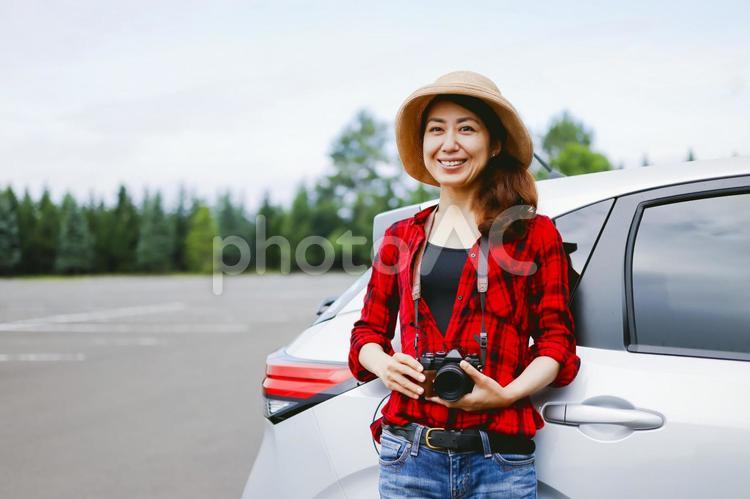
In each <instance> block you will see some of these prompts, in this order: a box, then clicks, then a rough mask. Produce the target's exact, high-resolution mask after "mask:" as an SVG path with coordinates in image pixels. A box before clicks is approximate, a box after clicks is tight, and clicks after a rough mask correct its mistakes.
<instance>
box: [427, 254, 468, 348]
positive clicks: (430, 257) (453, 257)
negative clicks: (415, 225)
mask: <svg viewBox="0 0 750 499" xmlns="http://www.w3.org/2000/svg"><path fill="white" fill-rule="evenodd" d="M468 252H469V250H468V249H465V248H446V247H445V246H436V245H434V244H432V243H431V242H429V241H427V246H426V247H425V250H424V255H423V256H422V267H421V269H420V272H419V274H420V277H421V286H422V297H423V298H424V300H425V302H426V303H427V305H428V306H429V307H430V312H432V315H433V316H434V317H435V322H436V323H437V325H438V328H439V329H440V333H441V334H442V335H443V336H445V333H446V331H447V329H448V323H449V322H450V319H451V314H452V313H453V304H454V302H455V300H456V292H457V291H458V281H459V279H460V278H461V272H462V271H463V268H464V265H465V264H466V255H467V253H468Z"/></svg>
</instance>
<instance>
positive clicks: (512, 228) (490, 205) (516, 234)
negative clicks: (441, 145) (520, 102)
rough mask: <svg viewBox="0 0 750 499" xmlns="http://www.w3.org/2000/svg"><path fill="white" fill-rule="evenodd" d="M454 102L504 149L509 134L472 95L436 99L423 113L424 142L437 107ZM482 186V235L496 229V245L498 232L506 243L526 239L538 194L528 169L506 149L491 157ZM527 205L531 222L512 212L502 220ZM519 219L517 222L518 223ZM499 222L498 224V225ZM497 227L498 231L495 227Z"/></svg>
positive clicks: (475, 206) (478, 203)
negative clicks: (432, 109)
mask: <svg viewBox="0 0 750 499" xmlns="http://www.w3.org/2000/svg"><path fill="white" fill-rule="evenodd" d="M441 101H450V102H453V103H455V104H458V105H459V106H461V107H464V108H466V109H468V110H469V111H471V112H473V113H474V114H476V115H477V116H479V118H480V119H481V120H482V122H483V123H484V126H485V127H487V130H489V132H490V144H495V143H496V142H497V141H499V142H500V143H501V144H503V145H504V143H505V137H506V135H507V134H506V131H505V127H503V124H502V122H501V121H500V118H499V117H498V115H497V114H495V112H494V111H493V110H492V109H491V108H490V107H489V106H488V105H487V104H485V103H484V102H483V101H482V100H481V99H478V98H476V97H472V96H469V95H459V94H441V95H438V96H437V97H435V98H434V99H432V100H431V101H430V103H429V105H428V106H427V108H426V109H425V110H424V113H422V124H421V127H420V137H421V138H422V139H424V131H425V126H426V119H427V116H428V115H429V111H430V109H431V108H432V106H433V105H434V104H436V103H437V102H441ZM476 182H477V183H478V184H479V188H478V190H477V193H476V196H475V197H474V199H473V202H472V207H471V208H472V211H474V213H475V216H476V217H477V226H478V228H479V232H481V233H482V235H483V236H486V235H488V234H489V232H490V228H492V229H493V230H492V232H493V233H492V234H491V236H492V237H491V238H490V240H491V241H493V242H495V241H496V239H495V236H497V235H498V232H499V233H500V234H502V235H503V241H512V240H515V239H518V238H524V237H526V232H527V229H528V225H529V222H530V221H531V219H532V218H533V216H534V215H535V214H536V209H537V202H538V194H537V190H536V184H535V181H534V176H533V175H532V174H531V173H530V172H529V170H528V168H526V166H525V165H522V164H521V162H520V161H518V160H517V159H516V158H514V157H513V156H511V155H509V154H508V153H507V152H506V151H505V148H504V147H503V148H502V149H501V150H500V154H498V155H497V156H493V157H491V158H490V159H489V160H488V161H487V165H486V166H485V167H484V169H483V170H482V171H481V172H480V174H479V176H478V177H477V179H476ZM519 205H527V206H531V207H532V208H533V212H534V213H533V214H532V217H531V218H528V219H526V218H522V219H518V213H517V212H516V211H511V212H508V213H506V214H505V216H504V217H502V218H498V217H499V216H500V214H502V213H503V212H504V211H505V210H507V209H508V208H511V207H513V206H519ZM514 219H515V220H514ZM495 220H497V223H495ZM493 224H494V227H493Z"/></svg>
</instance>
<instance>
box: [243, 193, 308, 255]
mask: <svg viewBox="0 0 750 499" xmlns="http://www.w3.org/2000/svg"><path fill="white" fill-rule="evenodd" d="M257 224H262V227H256V234H257V237H261V235H262V234H263V231H265V240H267V239H270V238H271V237H273V236H283V231H284V228H283V225H284V208H283V207H281V206H277V205H275V204H274V203H273V202H272V201H271V194H270V193H269V192H268V190H266V191H264V193H263V200H262V201H261V205H260V208H259V209H258V212H257V214H256V225H257ZM319 234H320V233H319ZM265 240H263V241H258V242H257V244H256V241H255V240H253V241H252V242H251V244H250V247H251V248H255V249H256V251H258V252H264V253H265V255H264V256H265V267H266V269H279V268H280V267H281V251H282V249H281V248H280V247H279V245H277V244H270V245H269V246H268V248H265V247H264V246H265ZM290 249H291V250H292V251H293V250H294V248H293V247H292V248H290ZM291 256H293V254H292V255H290V257H291ZM256 258H257V255H256Z"/></svg>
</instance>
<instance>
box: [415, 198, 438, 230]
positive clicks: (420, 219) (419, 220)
mask: <svg viewBox="0 0 750 499" xmlns="http://www.w3.org/2000/svg"><path fill="white" fill-rule="evenodd" d="M437 207H438V203H435V204H434V205H432V206H428V207H427V208H424V209H422V210H420V211H418V212H417V213H416V214H415V215H414V223H415V224H417V225H424V223H425V221H426V220H427V217H428V216H430V213H432V212H433V211H434V210H435V209H436V208H437Z"/></svg>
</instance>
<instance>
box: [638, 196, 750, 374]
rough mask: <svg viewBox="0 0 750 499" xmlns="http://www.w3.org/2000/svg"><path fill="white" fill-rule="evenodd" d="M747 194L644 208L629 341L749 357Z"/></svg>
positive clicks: (684, 351) (749, 225) (682, 351)
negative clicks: (632, 328) (631, 329)
mask: <svg viewBox="0 0 750 499" xmlns="http://www.w3.org/2000/svg"><path fill="white" fill-rule="evenodd" d="M748 255H750V194H747V193H742V194H734V195H724V196H719V197H706V198H702V199H692V200H687V201H681V202H674V203H670V204H661V205H657V206H650V207H647V208H645V209H644V210H643V212H642V215H641V218H640V221H639V223H638V229H637V233H636V236H635V238H634V243H633V247H632V303H633V323H632V324H633V325H634V330H633V331H631V342H632V343H635V344H637V345H639V346H640V345H645V346H648V347H653V348H652V350H654V349H656V350H655V351H659V350H664V352H665V353H670V352H669V351H668V350H669V349H671V350H672V351H673V352H672V353H675V354H684V355H697V356H712V357H713V356H717V357H727V358H745V359H750V355H747V354H750V331H749V330H748V324H750V306H748V298H750V293H748V286H749V285H750V265H748V264H750V257H749V256H748Z"/></svg>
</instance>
